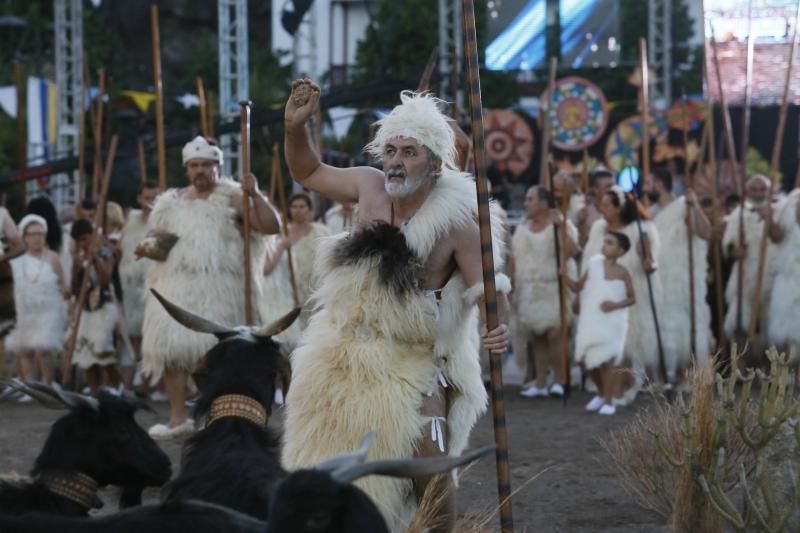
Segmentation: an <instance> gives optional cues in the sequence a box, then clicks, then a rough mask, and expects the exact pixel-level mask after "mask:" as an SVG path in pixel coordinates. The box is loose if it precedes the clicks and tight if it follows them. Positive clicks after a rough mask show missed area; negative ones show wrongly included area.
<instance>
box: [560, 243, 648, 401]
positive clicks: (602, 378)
mask: <svg viewBox="0 0 800 533" xmlns="http://www.w3.org/2000/svg"><path fill="white" fill-rule="evenodd" d="M630 246H631V243H630V240H629V239H628V237H627V236H626V235H624V234H622V233H617V232H614V231H610V232H608V233H607V234H606V235H605V237H604V239H603V247H602V250H601V253H602V255H600V254H598V255H595V256H592V257H591V258H589V264H588V267H587V268H586V269H584V274H583V276H582V277H581V279H580V280H578V281H574V280H572V279H569V277H567V283H568V284H569V286H570V288H571V289H572V290H573V292H576V293H577V292H580V293H581V295H580V310H581V312H580V315H579V317H578V332H577V335H576V339H575V359H576V361H578V362H579V363H581V364H582V365H583V367H584V368H585V369H586V370H588V371H589V372H590V375H591V378H592V380H593V381H594V382H595V384H596V385H597V388H598V393H597V396H595V397H594V398H592V400H591V401H590V402H589V403H588V404H587V405H586V410H587V411H590V412H595V411H597V412H598V413H599V414H601V415H613V414H614V413H615V412H616V408H615V407H614V405H613V404H612V398H611V397H612V391H613V389H614V387H613V386H612V379H611V370H612V368H613V367H614V366H616V365H618V364H619V363H620V362H621V361H622V351H623V349H624V347H625V337H626V335H627V331H628V307H630V306H632V305H633V304H634V303H635V302H636V297H635V295H634V290H633V282H632V280H631V276H630V273H629V272H628V271H627V270H626V269H625V267H623V266H622V265H620V264H618V263H617V259H618V258H620V257H621V256H623V255H625V253H626V252H627V251H628V250H629V249H630Z"/></svg>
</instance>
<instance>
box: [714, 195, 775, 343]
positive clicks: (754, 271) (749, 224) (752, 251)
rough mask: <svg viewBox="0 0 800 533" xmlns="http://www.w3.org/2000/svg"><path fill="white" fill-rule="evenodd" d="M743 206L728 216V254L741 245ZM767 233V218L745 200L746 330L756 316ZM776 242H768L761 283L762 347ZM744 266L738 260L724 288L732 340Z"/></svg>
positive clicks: (725, 247)
mask: <svg viewBox="0 0 800 533" xmlns="http://www.w3.org/2000/svg"><path fill="white" fill-rule="evenodd" d="M740 209H741V206H740V207H737V208H736V209H734V210H733V211H732V212H731V214H729V215H728V216H727V217H725V223H726V226H725V234H724V235H723V236H722V252H723V253H725V254H727V253H728V250H729V248H730V247H731V246H737V245H738V244H739V211H740ZM763 235H764V221H763V220H761V216H760V215H759V214H758V213H756V212H755V211H753V209H752V206H751V205H750V204H749V203H748V202H745V210H744V236H745V240H744V243H745V246H746V247H747V250H746V254H745V258H744V278H743V287H742V323H741V327H742V329H743V331H744V332H747V329H748V328H749V327H750V320H751V317H752V316H753V302H754V296H755V290H756V278H757V277H758V256H759V255H760V253H761V238H762V236H763ZM774 255H775V245H774V244H772V243H771V242H768V243H767V259H766V264H765V268H764V279H763V280H762V284H761V295H760V298H761V304H760V305H761V313H760V315H761V316H760V317H759V321H758V322H759V335H758V336H757V341H758V343H759V346H761V347H763V345H764V344H765V342H764V337H765V334H766V330H767V324H768V317H767V314H768V305H769V295H770V291H771V290H772V281H773V279H774V278H775V260H774ZM741 267H742V265H741V264H740V261H736V262H735V263H734V265H733V268H732V269H731V275H730V278H728V284H727V286H726V287H725V302H726V303H727V304H728V312H727V313H726V314H725V326H724V327H725V335H727V337H728V338H729V339H732V338H734V334H735V333H736V332H737V329H738V328H737V323H736V322H737V321H736V314H737V308H738V301H737V293H738V290H739V289H738V278H739V269H740V268H741Z"/></svg>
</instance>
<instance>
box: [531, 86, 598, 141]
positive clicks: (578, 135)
mask: <svg viewBox="0 0 800 533" xmlns="http://www.w3.org/2000/svg"><path fill="white" fill-rule="evenodd" d="M547 98H548V93H547V91H545V92H544V93H543V94H542V96H541V102H542V109H544V106H545V105H546V102H547ZM550 121H551V136H552V137H551V138H552V142H553V146H555V147H556V148H558V149H560V150H565V151H568V152H578V151H581V150H583V149H584V148H588V147H589V146H591V145H592V144H594V143H595V142H597V140H598V139H599V138H600V137H602V135H603V133H604V132H605V130H606V127H607V126H608V104H607V103H606V97H605V96H604V95H603V91H601V90H600V88H599V87H598V86H597V85H595V84H594V83H592V82H590V81H589V80H585V79H583V78H578V77H576V76H570V77H567V78H562V79H560V80H558V81H556V83H555V90H554V91H553V100H552V102H551V109H550Z"/></svg>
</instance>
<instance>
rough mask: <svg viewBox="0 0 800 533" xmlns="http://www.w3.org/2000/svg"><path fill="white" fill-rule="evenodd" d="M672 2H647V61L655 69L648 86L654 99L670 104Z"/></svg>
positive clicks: (658, 0)
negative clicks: (653, 77)
mask: <svg viewBox="0 0 800 533" xmlns="http://www.w3.org/2000/svg"><path fill="white" fill-rule="evenodd" d="M671 16H672V2H671V0H648V2H647V55H648V56H649V57H648V58H647V61H648V63H649V64H650V65H652V66H653V68H654V69H655V71H656V79H655V80H653V82H652V85H651V87H650V91H651V94H652V95H653V99H654V100H661V101H662V103H663V104H664V106H665V107H667V108H668V107H669V106H670V105H672V22H671Z"/></svg>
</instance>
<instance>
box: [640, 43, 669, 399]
mask: <svg viewBox="0 0 800 533" xmlns="http://www.w3.org/2000/svg"><path fill="white" fill-rule="evenodd" d="M639 56H640V57H639V60H640V64H641V69H642V86H641V89H640V90H641V91H642V93H641V95H642V175H643V176H642V179H649V177H650V108H649V106H650V75H649V74H650V73H649V72H648V70H647V69H648V66H647V42H646V41H645V39H644V37H643V38H641V39H639ZM633 190H634V195H633V197H634V201H638V200H639V187H638V186H635V187H634V188H633ZM635 211H636V227H637V228H638V230H639V241H640V242H641V243H642V258H647V257H648V256H649V255H650V254H649V252H648V239H647V234H646V233H645V232H644V230H642V220H641V218H640V217H639V208H638V206H636V209H635ZM653 259H655V258H653ZM645 278H646V279H647V294H648V296H649V297H650V311H651V312H652V313H653V323H654V325H655V328H656V343H657V344H658V368H659V371H660V373H661V379H662V380H663V381H664V383H665V384H666V383H669V377H668V376H667V365H666V361H665V360H664V343H663V342H662V341H661V326H660V325H659V323H658V311H657V309H656V300H655V296H654V295H653V280H652V279H651V276H650V273H649V272H645Z"/></svg>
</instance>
